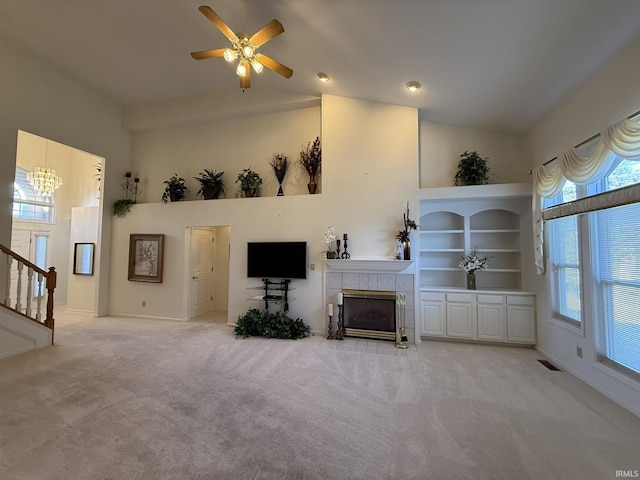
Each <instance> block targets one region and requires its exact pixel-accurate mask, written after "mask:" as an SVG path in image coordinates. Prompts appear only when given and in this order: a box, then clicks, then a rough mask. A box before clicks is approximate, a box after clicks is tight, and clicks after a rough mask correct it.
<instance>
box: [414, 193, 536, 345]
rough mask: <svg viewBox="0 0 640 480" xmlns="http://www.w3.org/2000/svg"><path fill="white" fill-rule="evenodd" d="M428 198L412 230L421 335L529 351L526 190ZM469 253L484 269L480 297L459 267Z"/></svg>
mask: <svg viewBox="0 0 640 480" xmlns="http://www.w3.org/2000/svg"><path fill="white" fill-rule="evenodd" d="M427 190H432V191H429V192H424V195H423V197H422V199H421V200H420V220H419V222H418V224H419V225H420V231H419V235H420V237H419V258H418V268H419V279H420V309H421V316H422V324H421V332H420V333H421V335H422V336H423V337H446V338H452V339H456V338H457V339H463V340H465V341H468V340H472V341H485V342H486V341H491V342H509V343H525V344H535V294H533V293H530V292H523V291H522V285H523V258H524V255H523V249H524V248H526V246H527V245H530V244H529V243H527V241H528V237H529V236H530V232H531V226H530V222H531V215H530V212H531V200H530V192H531V187H530V186H529V185H525V184H509V185H480V186H473V187H453V188H438V189H427ZM525 240H527V241H525ZM474 248H475V249H477V250H478V251H479V252H480V253H482V254H484V255H486V256H488V257H489V267H488V268H487V269H486V270H483V271H481V272H477V273H476V279H477V287H478V290H475V291H473V290H472V291H469V290H465V276H466V273H465V272H464V271H463V270H462V269H461V268H460V267H459V263H460V260H461V257H462V256H463V255H464V254H466V253H469V252H470V251H471V250H473V249H474ZM529 248H531V247H529Z"/></svg>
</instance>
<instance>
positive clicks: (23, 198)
mask: <svg viewBox="0 0 640 480" xmlns="http://www.w3.org/2000/svg"><path fill="white" fill-rule="evenodd" d="M13 218H14V219H15V220H29V221H38V222H49V223H51V222H53V196H50V197H43V196H41V195H38V194H36V192H35V191H34V190H33V187H31V185H30V184H29V181H28V180H27V171H26V170H25V169H24V168H21V167H17V168H16V180H15V182H14V184H13Z"/></svg>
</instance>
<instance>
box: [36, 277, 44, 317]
mask: <svg viewBox="0 0 640 480" xmlns="http://www.w3.org/2000/svg"><path fill="white" fill-rule="evenodd" d="M43 278H44V276H43V275H42V273H40V272H38V289H37V292H36V320H37V321H39V322H41V321H42V311H41V309H42V308H41V307H42V279H43Z"/></svg>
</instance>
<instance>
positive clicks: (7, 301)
mask: <svg viewBox="0 0 640 480" xmlns="http://www.w3.org/2000/svg"><path fill="white" fill-rule="evenodd" d="M12 263H13V258H12V257H11V255H7V289H6V291H5V292H4V304H5V305H6V306H7V307H8V306H10V305H11V264H12Z"/></svg>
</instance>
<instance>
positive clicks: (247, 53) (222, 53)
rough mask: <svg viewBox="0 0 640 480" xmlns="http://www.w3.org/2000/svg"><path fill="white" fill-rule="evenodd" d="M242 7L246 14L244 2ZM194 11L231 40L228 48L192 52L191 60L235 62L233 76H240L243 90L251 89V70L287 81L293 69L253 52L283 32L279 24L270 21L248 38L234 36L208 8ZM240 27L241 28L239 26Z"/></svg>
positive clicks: (204, 6) (242, 34) (205, 6)
mask: <svg viewBox="0 0 640 480" xmlns="http://www.w3.org/2000/svg"><path fill="white" fill-rule="evenodd" d="M244 5H245V12H246V0H245V4H244ZM198 10H200V12H201V13H202V14H203V15H204V16H205V17H207V18H208V19H209V20H210V21H211V23H213V24H214V25H215V26H216V27H217V28H218V30H220V31H221V32H222V34H223V35H224V36H225V37H227V38H228V39H229V40H230V41H231V47H230V48H217V49H212V50H203V51H201V52H192V53H191V56H192V57H193V58H195V59H196V60H204V59H205V58H215V57H224V59H225V60H226V61H227V62H232V61H234V60H236V59H238V67H237V68H236V74H237V75H238V76H239V77H240V88H242V89H243V90H244V89H245V88H249V87H251V75H250V74H251V68H253V70H254V71H255V72H256V73H260V72H261V71H262V67H263V66H264V67H267V68H269V69H271V70H273V71H274V72H276V73H279V74H280V75H282V76H283V77H286V78H290V77H291V75H293V70H291V69H290V68H289V67H287V66H285V65H283V64H281V63H280V62H278V61H276V60H274V59H272V58H270V57H267V56H266V55H263V54H262V53H258V51H257V50H258V47H260V46H261V45H264V44H265V43H267V42H268V41H269V40H271V39H272V38H274V37H277V36H278V35H280V34H281V33H282V32H284V27H283V26H282V24H281V23H280V22H279V21H277V20H275V19H274V20H271V21H270V22H269V23H267V24H266V25H265V26H264V27H262V28H261V29H260V30H258V31H257V32H256V33H254V34H253V35H251V36H248V35H247V34H246V33H244V32H241V33H234V32H233V30H231V28H229V26H228V25H227V24H226V23H224V21H223V20H222V18H220V16H218V14H217V13H216V12H214V11H213V10H212V9H211V7H209V6H207V5H202V6H200V7H198ZM243 23H244V21H243ZM244 28H245V26H244V25H243V29H244Z"/></svg>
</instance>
